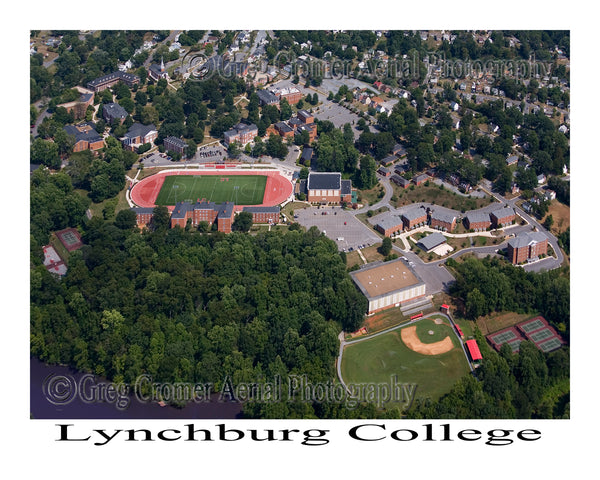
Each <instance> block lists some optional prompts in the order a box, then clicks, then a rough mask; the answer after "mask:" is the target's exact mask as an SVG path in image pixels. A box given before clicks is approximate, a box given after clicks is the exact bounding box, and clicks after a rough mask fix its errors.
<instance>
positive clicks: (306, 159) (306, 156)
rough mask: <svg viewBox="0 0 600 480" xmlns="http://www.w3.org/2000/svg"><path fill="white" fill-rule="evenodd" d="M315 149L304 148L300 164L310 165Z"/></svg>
mask: <svg viewBox="0 0 600 480" xmlns="http://www.w3.org/2000/svg"><path fill="white" fill-rule="evenodd" d="M312 156H313V149H312V148H311V147H304V148H303V149H302V155H301V157H300V162H301V163H302V164H303V165H310V161H311V160H312Z"/></svg>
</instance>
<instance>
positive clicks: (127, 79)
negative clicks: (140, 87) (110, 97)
mask: <svg viewBox="0 0 600 480" xmlns="http://www.w3.org/2000/svg"><path fill="white" fill-rule="evenodd" d="M119 82H123V83H124V84H125V85H127V86H128V87H133V86H134V85H135V84H139V83H140V77H138V76H137V75H133V74H131V73H125V72H121V71H116V72H113V73H109V74H108V75H103V76H102V77H98V78H96V79H94V80H92V81H91V82H88V84H87V87H88V88H89V89H90V90H92V91H93V92H95V93H98V92H101V91H102V90H106V89H107V88H110V87H112V86H113V85H116V84H117V83H119Z"/></svg>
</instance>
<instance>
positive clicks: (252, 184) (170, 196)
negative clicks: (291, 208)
mask: <svg viewBox="0 0 600 480" xmlns="http://www.w3.org/2000/svg"><path fill="white" fill-rule="evenodd" d="M266 184H267V177H266V175H226V174H223V175H169V176H168V177H166V178H165V181H164V183H163V186H162V188H161V189H160V192H159V193H158V196H157V197H156V205H175V204H176V203H177V202H191V203H194V202H196V201H197V200H198V199H200V200H202V199H205V200H206V201H208V202H215V203H223V202H234V203H235V204H236V205H260V204H261V203H262V202H263V196H264V193H265V186H266Z"/></svg>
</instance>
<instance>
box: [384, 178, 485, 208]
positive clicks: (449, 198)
mask: <svg viewBox="0 0 600 480" xmlns="http://www.w3.org/2000/svg"><path fill="white" fill-rule="evenodd" d="M413 187H414V186H411V187H408V188H406V189H404V188H401V187H399V186H398V185H396V184H395V183H393V182H392V188H393V189H394V195H395V196H396V198H397V201H396V204H395V206H396V208H398V207H402V206H405V205H411V204H413V203H416V202H425V203H433V204H435V205H440V206H442V207H447V208H451V209H453V210H458V211H459V212H461V211H465V212H466V211H469V210H477V209H479V208H482V207H484V206H486V205H489V204H490V198H491V197H488V196H486V197H485V198H477V197H471V198H469V197H463V196H462V195H458V194H456V193H454V192H451V191H450V190H448V189H446V188H443V189H442V188H440V187H439V185H436V184H434V183H433V182H429V185H427V182H425V184H423V185H419V186H418V187H414V188H413Z"/></svg>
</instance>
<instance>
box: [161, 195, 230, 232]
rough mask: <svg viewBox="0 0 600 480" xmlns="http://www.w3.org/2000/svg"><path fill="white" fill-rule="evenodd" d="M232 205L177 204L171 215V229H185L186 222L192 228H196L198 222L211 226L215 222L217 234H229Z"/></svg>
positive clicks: (228, 203) (205, 203)
mask: <svg viewBox="0 0 600 480" xmlns="http://www.w3.org/2000/svg"><path fill="white" fill-rule="evenodd" d="M233 213H234V204H233V203H231V202H225V203H220V204H219V203H214V202H196V203H195V204H191V203H189V202H179V203H177V204H176V205H175V208H174V209H173V212H172V213H171V228H174V227H176V226H179V227H181V228H185V226H186V224H187V222H188V220H189V221H190V224H191V226H192V227H197V226H198V224H199V223H200V222H207V223H208V224H209V225H212V224H213V223H215V222H216V224H217V229H218V231H219V232H223V233H230V232H231V226H232V224H233Z"/></svg>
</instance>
